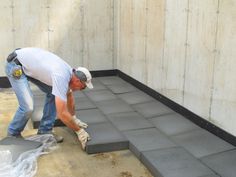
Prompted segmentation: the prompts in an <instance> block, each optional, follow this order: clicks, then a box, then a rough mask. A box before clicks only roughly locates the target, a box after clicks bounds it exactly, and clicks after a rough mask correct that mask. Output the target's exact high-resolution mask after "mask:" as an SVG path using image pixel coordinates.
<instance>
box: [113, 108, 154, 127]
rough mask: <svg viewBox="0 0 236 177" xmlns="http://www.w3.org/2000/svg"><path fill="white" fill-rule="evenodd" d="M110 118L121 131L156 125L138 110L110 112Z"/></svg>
mask: <svg viewBox="0 0 236 177" xmlns="http://www.w3.org/2000/svg"><path fill="white" fill-rule="evenodd" d="M108 119H109V120H110V121H111V122H112V124H114V125H115V126H116V127H117V128H118V129H119V130H120V131H125V130H135V129H144V128H150V127H154V126H153V125H152V124H151V123H150V122H149V121H148V120H146V119H145V118H144V117H142V116H141V115H140V114H138V113H137V112H124V113H115V114H109V115H108Z"/></svg>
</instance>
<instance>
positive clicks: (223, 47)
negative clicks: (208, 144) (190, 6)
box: [210, 0, 236, 136]
mask: <svg viewBox="0 0 236 177" xmlns="http://www.w3.org/2000/svg"><path fill="white" fill-rule="evenodd" d="M219 7H220V8H219V23H218V35H217V57H216V61H215V75H214V85H213V101H212V109H211V117H210V118H211V119H210V120H211V121H212V122H214V123H215V124H216V125H218V126H220V127H222V128H223V129H225V130H226V131H228V132H230V133H232V134H233V135H235V136H236V128H235V125H236V119H235V115H236V70H235V68H236V50H235V46H236V2H235V1H234V0H227V1H223V0H221V1H220V6H219Z"/></svg>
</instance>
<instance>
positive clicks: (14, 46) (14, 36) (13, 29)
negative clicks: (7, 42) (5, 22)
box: [10, 0, 16, 49]
mask: <svg viewBox="0 0 236 177" xmlns="http://www.w3.org/2000/svg"><path fill="white" fill-rule="evenodd" d="M10 8H11V19H12V21H11V23H12V30H11V31H12V37H13V44H12V48H13V49H14V48H16V42H15V39H16V34H15V32H16V29H15V21H14V16H15V13H14V8H15V5H14V0H11V5H10Z"/></svg>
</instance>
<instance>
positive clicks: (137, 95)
mask: <svg viewBox="0 0 236 177" xmlns="http://www.w3.org/2000/svg"><path fill="white" fill-rule="evenodd" d="M118 96H119V97H120V98H121V99H122V100H124V101H125V102H126V103H128V104H138V103H145V102H150V101H154V98H152V97H150V96H149V95H148V94H146V93H144V92H142V91H135V92H130V93H124V94H120V95H118Z"/></svg>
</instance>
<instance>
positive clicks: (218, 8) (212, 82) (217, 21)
mask: <svg viewBox="0 0 236 177" xmlns="http://www.w3.org/2000/svg"><path fill="white" fill-rule="evenodd" d="M219 13H220V0H218V5H217V10H216V14H217V18H216V31H215V49H214V51H213V52H214V61H213V72H212V78H211V96H210V108H209V117H208V119H209V121H211V115H212V103H213V95H214V85H215V63H216V58H217V55H218V52H217V36H218V24H219Z"/></svg>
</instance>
